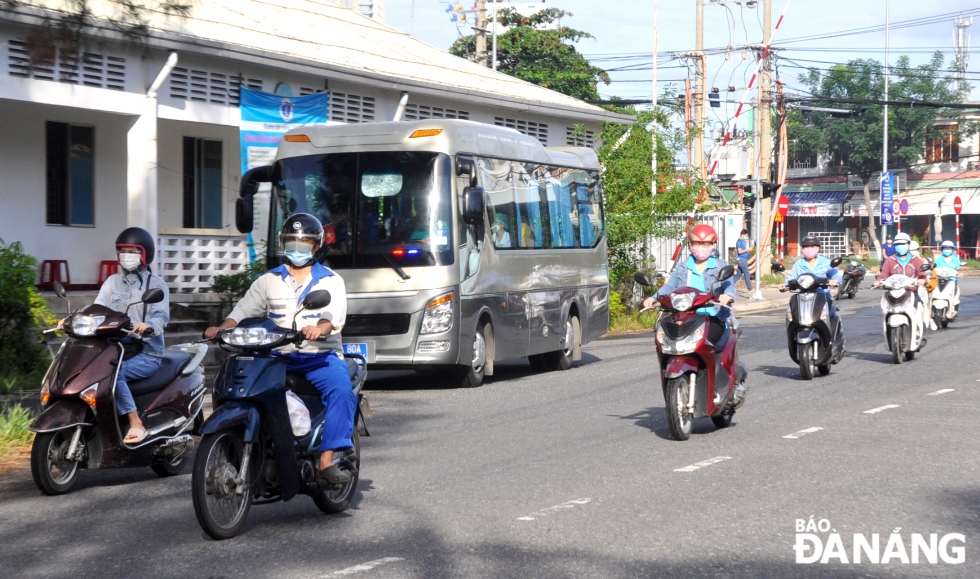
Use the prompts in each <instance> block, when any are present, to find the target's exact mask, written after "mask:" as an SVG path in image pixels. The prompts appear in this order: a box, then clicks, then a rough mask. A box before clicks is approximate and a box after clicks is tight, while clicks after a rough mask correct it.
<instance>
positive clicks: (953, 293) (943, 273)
mask: <svg viewBox="0 0 980 579" xmlns="http://www.w3.org/2000/svg"><path fill="white" fill-rule="evenodd" d="M933 274H935V276H936V278H937V279H938V282H939V283H938V285H936V288H935V289H934V290H932V319H933V320H935V321H936V322H939V325H941V326H942V327H944V328H945V327H947V326H949V323H950V322H951V321H953V320H954V319H956V316H957V314H959V313H960V284H958V283H957V282H956V270H955V269H953V268H950V267H939V268H936V269H935V270H933Z"/></svg>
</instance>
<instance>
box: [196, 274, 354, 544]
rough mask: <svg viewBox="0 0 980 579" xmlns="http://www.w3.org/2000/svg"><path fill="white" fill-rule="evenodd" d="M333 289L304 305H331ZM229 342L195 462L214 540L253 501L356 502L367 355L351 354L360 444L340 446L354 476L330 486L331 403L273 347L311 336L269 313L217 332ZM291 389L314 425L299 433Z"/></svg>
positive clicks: (327, 508) (323, 505)
mask: <svg viewBox="0 0 980 579" xmlns="http://www.w3.org/2000/svg"><path fill="white" fill-rule="evenodd" d="M329 303H330V293H329V292H327V291H324V290H319V291H314V292H310V293H309V294H308V295H307V296H306V298H305V299H304V300H303V303H302V307H301V308H300V309H299V311H297V312H296V314H297V315H299V313H300V312H302V311H304V310H307V309H320V308H324V307H326V306H327V305H329ZM217 339H218V340H220V342H219V343H220V344H221V347H222V348H223V349H230V351H232V352H234V354H233V355H232V356H230V357H229V358H228V359H227V360H225V362H224V363H223V364H222V365H221V369H220V370H219V371H218V375H217V377H216V378H215V381H214V390H213V392H212V403H213V406H214V411H213V412H212V413H211V416H209V417H208V419H207V420H205V422H204V424H203V425H202V426H201V434H202V435H203V437H202V439H201V444H200V446H199V447H198V450H197V456H196V458H195V461H194V473H193V476H192V479H191V487H192V492H193V499H194V513H195V514H196V515H197V520H198V522H199V523H200V524H201V527H202V528H203V529H204V532H205V533H207V534H208V535H210V536H211V537H212V538H214V539H228V538H231V537H234V536H235V535H237V534H238V533H239V532H240V531H241V528H242V526H243V525H244V524H245V518H246V517H247V516H248V512H249V509H250V508H251V506H252V505H253V504H256V505H258V504H268V503H273V502H276V501H280V500H282V501H288V500H290V499H292V498H293V497H294V496H296V495H297V494H305V495H309V496H310V497H311V498H312V499H313V502H314V503H315V504H316V506H317V507H319V509H320V510H321V511H323V512H325V513H339V512H342V511H344V510H346V509H347V507H349V506H350V503H351V499H352V498H353V496H354V492H355V490H356V488H357V480H358V470H359V469H360V465H361V454H360V452H361V449H360V435H364V436H368V432H367V428H366V427H365V425H364V418H365V416H367V417H368V418H370V415H371V413H370V406H369V405H368V402H367V398H366V397H364V395H363V394H362V393H361V389H362V388H363V387H364V381H365V379H366V378H367V361H366V360H365V359H364V358H362V357H360V356H351V355H345V362H346V363H347V369H348V375H349V376H350V379H351V385H352V387H353V389H354V392H355V393H357V398H358V407H357V412H356V416H355V419H354V425H355V427H354V435H353V441H352V442H353V447H352V448H351V449H348V450H346V451H338V452H336V453H334V459H333V460H334V464H336V465H337V466H338V467H339V468H340V469H341V470H344V471H346V472H347V473H349V474H350V475H351V478H350V481H348V482H347V483H346V484H344V485H340V486H333V487H330V488H323V487H321V486H319V485H318V483H317V481H316V466H315V465H316V464H317V461H318V459H319V454H320V452H319V448H320V440H321V433H322V427H323V420H324V417H325V415H326V408H325V407H324V406H323V403H322V402H321V398H320V393H319V391H318V390H317V389H316V387H315V386H313V384H311V383H310V382H309V381H308V380H306V377H305V376H304V375H302V374H293V373H287V372H286V365H285V363H284V362H283V361H282V360H281V359H279V358H277V357H275V356H273V355H272V350H273V349H275V348H279V347H282V346H285V345H288V344H299V343H301V342H303V341H304V340H305V337H304V336H303V334H302V333H301V332H298V331H296V323H295V317H294V322H293V329H292V330H286V329H284V328H280V327H279V326H277V325H276V324H275V322H273V321H271V320H269V319H267V318H247V319H244V320H242V322H241V323H240V324H239V325H238V326H237V327H235V328H232V329H228V330H223V331H221V332H220V333H219V334H218V337H217ZM287 390H288V391H292V392H293V393H294V394H296V395H297V396H299V398H300V399H301V400H302V401H303V403H304V404H305V405H306V407H307V409H308V410H309V413H310V418H311V421H310V422H311V425H312V428H311V429H310V432H308V433H307V434H305V435H303V436H294V435H293V430H292V427H291V424H290V419H289V411H288V409H287V402H286V398H287Z"/></svg>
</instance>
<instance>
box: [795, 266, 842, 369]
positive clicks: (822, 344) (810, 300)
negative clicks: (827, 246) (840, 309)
mask: <svg viewBox="0 0 980 579" xmlns="http://www.w3.org/2000/svg"><path fill="white" fill-rule="evenodd" d="M840 262H841V258H839V257H838V258H835V259H834V260H833V261H831V262H830V264H831V267H833V268H836V267H837V266H838V265H839V264H840ZM828 273H831V272H828ZM829 285H830V280H829V279H828V278H827V277H817V276H815V275H813V274H809V273H806V274H803V275H801V276H800V277H798V278H796V279H795V280H792V281H790V282H788V283H787V284H786V287H787V289H788V290H789V291H792V292H794V293H795V294H796V295H794V296H793V297H792V298H791V299H790V301H789V308H788V309H787V311H786V340H787V342H788V346H789V356H790V358H792V359H793V361H794V362H796V363H797V364H799V365H800V373H801V374H802V375H803V379H804V380H812V379H813V374H814V368H816V370H817V372H819V373H820V375H821V376H826V375H827V374H830V366H831V365H832V364H836V363H838V362H840V361H841V358H843V357H844V324H843V322H842V321H841V318H840V316H839V315H838V314H837V307H836V306H835V305H834V303H833V301H832V300H831V299H830V298H829V296H828V295H827V294H826V293H824V292H821V291H818V290H820V289H823V288H827V287H829Z"/></svg>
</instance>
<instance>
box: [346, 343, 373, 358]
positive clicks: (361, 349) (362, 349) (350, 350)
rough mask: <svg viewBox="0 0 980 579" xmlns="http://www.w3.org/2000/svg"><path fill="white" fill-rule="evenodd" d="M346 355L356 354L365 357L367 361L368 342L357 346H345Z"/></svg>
mask: <svg viewBox="0 0 980 579" xmlns="http://www.w3.org/2000/svg"><path fill="white" fill-rule="evenodd" d="M344 354H345V355H346V354H355V355H357V356H363V357H364V359H365V360H369V358H368V345H367V343H366V342H358V343H356V344H344Z"/></svg>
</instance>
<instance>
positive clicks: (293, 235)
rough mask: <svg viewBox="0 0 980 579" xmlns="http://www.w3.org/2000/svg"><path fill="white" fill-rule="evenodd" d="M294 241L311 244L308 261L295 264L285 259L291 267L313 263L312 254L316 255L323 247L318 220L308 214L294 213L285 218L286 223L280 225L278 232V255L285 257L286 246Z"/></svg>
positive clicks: (321, 230)
mask: <svg viewBox="0 0 980 579" xmlns="http://www.w3.org/2000/svg"><path fill="white" fill-rule="evenodd" d="M295 241H305V242H307V243H312V244H313V251H312V252H311V257H310V258H309V259H306V260H302V261H301V262H296V261H293V260H292V259H288V258H287V259H288V261H289V263H291V264H292V265H293V267H305V266H307V265H309V264H310V262H311V261H313V259H314V258H313V257H312V254H316V251H317V250H318V249H320V247H321V246H322V245H323V225H321V224H320V220H319V219H317V218H316V217H313V216H312V215H310V214H309V213H294V214H293V215H290V216H289V217H287V218H286V222H285V223H283V224H282V229H280V230H279V253H280V254H283V255H285V253H286V244H287V243H289V242H295Z"/></svg>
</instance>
